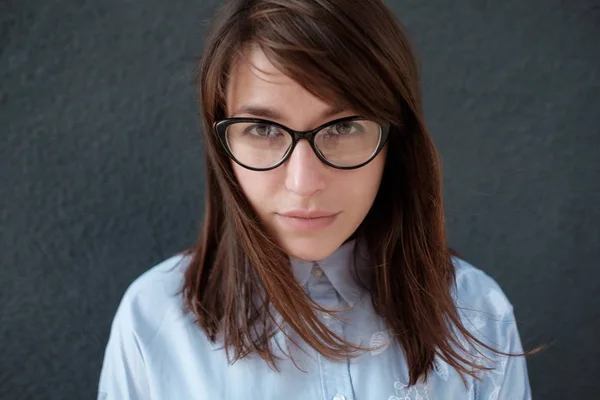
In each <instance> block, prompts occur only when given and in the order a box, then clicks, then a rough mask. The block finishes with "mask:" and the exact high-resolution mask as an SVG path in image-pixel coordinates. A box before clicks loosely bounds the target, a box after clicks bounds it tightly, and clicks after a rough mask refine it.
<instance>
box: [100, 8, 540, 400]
mask: <svg viewBox="0 0 600 400" xmlns="http://www.w3.org/2000/svg"><path fill="white" fill-rule="evenodd" d="M197 76H198V81H197V84H198V90H199V98H200V101H201V104H202V117H203V122H204V132H205V152H206V167H207V170H206V174H207V175H206V177H207V181H206V199H205V205H206V208H205V218H204V223H203V230H202V234H201V235H200V238H199V240H198V243H197V245H196V246H195V247H194V248H193V249H190V250H188V251H186V252H184V253H182V254H180V255H177V256H174V257H172V258H170V259H168V260H166V261H164V262H163V263H161V264H159V265H157V266H155V267H154V268H152V269H150V270H149V271H148V272H146V273H145V274H144V275H142V276H141V277H140V278H138V279H137V280H136V281H135V282H134V283H133V284H132V285H131V286H130V287H129V289H128V290H127V292H126V294H125V295H124V297H123V300H122V302H121V305H120V306H119V309H118V311H117V314H116V316H115V319H114V322H113V325H112V331H111V335H110V339H109V342H108V346H107V349H106V354H105V359H104V365H103V368H102V373H101V377H100V388H99V393H100V394H99V398H106V399H178V400H180V399H329V400H330V399H334V400H344V399H347V400H350V399H361V400H363V399H365V400H366V399H373V400H375V399H388V400H393V399H508V398H514V399H528V398H530V397H531V395H530V388H529V382H528V377H527V369H526V363H525V359H524V358H523V354H522V346H521V342H520V339H519V333H518V330H517V326H516V323H515V319H514V315H513V309H512V306H511V303H510V302H509V301H508V300H507V298H506V297H505V295H504V294H503V292H502V290H501V289H500V288H499V287H498V285H497V284H496V282H495V281H494V280H493V279H492V278H490V277H489V276H487V275H486V274H485V273H483V272H482V271H480V270H479V269H477V268H475V267H473V266H471V265H469V264H468V263H466V262H465V261H463V260H461V259H459V258H457V257H455V256H453V255H452V254H451V251H450V249H448V247H447V244H446V239H445V234H444V217H443V212H442V198H441V173H440V168H439V160H438V155H437V152H436V150H435V148H434V145H433V143H432V141H431V138H430V137H429V135H428V133H427V130H426V128H425V124H424V121H423V112H422V106H421V98H420V91H419V76H418V71H417V66H416V62H415V58H414V56H413V54H412V53H411V50H410V47H409V44H408V43H407V40H406V38H405V36H404V35H403V33H402V30H401V28H400V26H399V24H398V22H397V21H396V20H395V19H394V16H393V14H392V13H391V12H390V10H389V9H388V8H386V7H385V6H384V4H383V2H382V1H381V0H237V1H231V2H230V3H229V4H228V5H227V6H226V7H224V8H223V9H222V10H221V12H220V14H219V16H218V17H217V19H216V21H215V24H214V26H213V29H212V33H211V35H210V37H209V39H208V42H207V44H206V47H205V50H204V56H203V58H202V61H201V63H200V65H199V68H198V75H197Z"/></svg>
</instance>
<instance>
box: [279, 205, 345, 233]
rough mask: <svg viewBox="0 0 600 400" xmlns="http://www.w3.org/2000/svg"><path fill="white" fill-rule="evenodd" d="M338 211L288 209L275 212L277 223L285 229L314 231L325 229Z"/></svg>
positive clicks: (331, 222)
mask: <svg viewBox="0 0 600 400" xmlns="http://www.w3.org/2000/svg"><path fill="white" fill-rule="evenodd" d="M338 214H340V213H339V212H337V213H332V212H329V211H322V210H300V209H298V210H289V211H286V212H283V213H277V217H278V220H279V223H280V224H281V225H282V227H284V228H285V229H286V230H288V229H289V230H294V231H315V230H320V229H325V228H327V227H328V226H330V225H331V224H333V222H334V221H335V220H336V218H337V216H338Z"/></svg>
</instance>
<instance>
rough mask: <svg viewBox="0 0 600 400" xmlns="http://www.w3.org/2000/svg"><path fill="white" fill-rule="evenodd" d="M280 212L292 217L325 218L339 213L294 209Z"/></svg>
mask: <svg viewBox="0 0 600 400" xmlns="http://www.w3.org/2000/svg"><path fill="white" fill-rule="evenodd" d="M279 214H280V215H283V216H286V217H290V218H323V217H331V216H334V215H336V214H338V213H337V212H330V211H322V210H306V209H294V210H289V211H286V212H282V213H279Z"/></svg>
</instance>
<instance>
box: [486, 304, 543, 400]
mask: <svg viewBox="0 0 600 400" xmlns="http://www.w3.org/2000/svg"><path fill="white" fill-rule="evenodd" d="M511 315H512V313H511ZM501 325H503V326H502V328H503V329H502V333H503V344H504V345H505V346H502V347H501V348H499V350H500V351H504V352H506V353H513V354H514V353H518V354H520V353H522V352H523V346H522V345H521V339H520V337H519V331H518V329H517V323H516V321H515V320H514V318H513V320H512V321H507V322H502V323H501ZM488 354H489V353H488ZM489 357H490V358H493V360H494V363H492V365H491V366H493V367H495V369H494V370H492V371H487V372H486V373H485V374H484V377H483V380H482V382H481V384H480V386H479V393H478V394H479V395H478V396H476V398H479V399H491V400H493V399H506V400H531V388H530V385H529V377H528V374H527V362H526V359H525V357H524V356H503V355H499V354H493V355H492V354H490V355H489Z"/></svg>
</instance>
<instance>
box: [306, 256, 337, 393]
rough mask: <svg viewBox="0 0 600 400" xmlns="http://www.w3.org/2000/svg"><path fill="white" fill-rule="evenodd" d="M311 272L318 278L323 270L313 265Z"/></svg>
mask: <svg viewBox="0 0 600 400" xmlns="http://www.w3.org/2000/svg"><path fill="white" fill-rule="evenodd" d="M312 274H313V275H314V276H316V277H317V278H320V277H321V275H323V270H322V269H321V268H320V267H318V266H316V265H315V266H314V267H313V269H312ZM336 400H338V399H336ZM339 400H341V399H339Z"/></svg>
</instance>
